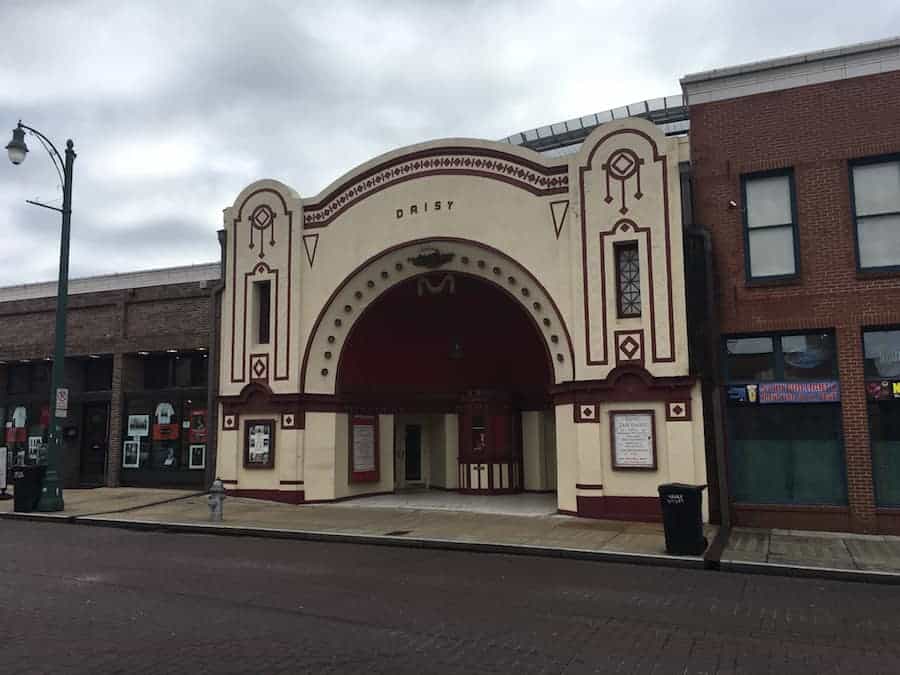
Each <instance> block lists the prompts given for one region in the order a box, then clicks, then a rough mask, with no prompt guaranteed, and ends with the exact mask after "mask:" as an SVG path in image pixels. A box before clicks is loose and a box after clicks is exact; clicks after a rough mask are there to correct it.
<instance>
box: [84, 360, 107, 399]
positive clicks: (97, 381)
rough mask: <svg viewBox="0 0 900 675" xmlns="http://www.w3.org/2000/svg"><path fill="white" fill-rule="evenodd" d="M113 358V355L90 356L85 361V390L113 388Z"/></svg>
mask: <svg viewBox="0 0 900 675" xmlns="http://www.w3.org/2000/svg"><path fill="white" fill-rule="evenodd" d="M112 371H113V360H112V358H111V357H104V358H99V359H96V358H90V359H88V360H87V361H85V362H84V390H85V391H108V390H110V389H112Z"/></svg>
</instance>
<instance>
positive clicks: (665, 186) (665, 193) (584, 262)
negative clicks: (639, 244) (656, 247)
mask: <svg viewBox="0 0 900 675" xmlns="http://www.w3.org/2000/svg"><path fill="white" fill-rule="evenodd" d="M618 134H636V135H637V136H640V137H642V138H643V139H644V140H646V141H647V143H649V145H650V147H651V148H652V150H653V162H654V163H660V162H661V163H662V197H663V222H664V225H665V228H664V229H665V240H666V241H665V244H666V276H667V289H668V293H669V331H670V334H671V335H672V340H671V349H672V356H671V358H670V359H668V360H662V359H657V358H656V340H655V332H654V331H655V327H654V321H653V316H652V311H651V322H650V326H651V334H650V335H651V342H653V346H652V349H653V361H654V362H671V361H674V360H675V340H674V335H675V310H674V307H673V304H672V256H671V248H672V245H671V242H670V238H671V237H670V223H669V169H668V163H667V162H666V158H667V156H666V155H661V154H660V153H659V148H658V146H657V145H656V141H654V140H653V139H652V138H650V136H648V135H647V134H645V133H644V132H643V131H640V130H638V129H631V128H625V129H617V130H615V131H612V132H610V133H608V134H606V135H604V136H602V137H601V138H600V139H598V140H597V142H596V143H595V144H594V147H593V149H592V150H591V152H590V154H589V155H588V159H587V163H586V164H585V165H584V166H580V167H578V189H579V196H580V200H581V272H582V279H583V285H584V288H583V298H582V301H583V303H584V339H585V345H584V346H585V354H586V356H587V364H588V365H590V366H594V365H606V364H607V363H608V361H609V354H608V351H607V348H606V337H605V336H604V339H603V354H604V355H603V360H602V361H597V360H595V359H593V358H592V357H591V334H590V303H589V302H588V297H589V296H588V237H587V211H586V207H585V198H584V194H585V193H584V182H585V179H584V177H585V174H586V173H587V172H588V171H593V170H594V168H593V162H594V155H595V154H596V152H597V150H598V149H599V148H600V146H601V145H602V144H603V143H604V142H605V141H606V140H607V139H609V138H612V137H613V136H616V135H618ZM613 152H616V150H612V151H611V154H612V153H613ZM621 222H622V221H619V223H621ZM629 222H630V221H629ZM617 226H618V223H617ZM613 230H615V227H613ZM650 248H651V247H650V246H649V245H648V247H647V253H648V257H647V261H648V263H650V260H651V259H650ZM602 253H603V250H602V239H601V256H600V262H601V265H602V264H603V259H604V257H603V255H602ZM648 266H649V267H650V269H649V270H648V277H647V280H648V281H650V280H651V279H652V274H653V271H652V268H653V265H652V263H650V264H649V265H648ZM602 269H603V268H602V267H601V277H600V280H601V284H605V283H606V279H605V273H604V272H603V271H602ZM649 286H650V288H653V285H652V283H651V284H649ZM601 297H602V310H603V331H604V332H605V331H606V291H605V288H603V287H601ZM651 299H652V293H651Z"/></svg>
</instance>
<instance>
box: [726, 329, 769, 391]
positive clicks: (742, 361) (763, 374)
mask: <svg viewBox="0 0 900 675" xmlns="http://www.w3.org/2000/svg"><path fill="white" fill-rule="evenodd" d="M725 350H726V352H727V364H726V368H727V369H728V370H727V373H728V379H729V380H730V381H734V382H755V381H757V380H771V379H774V377H775V354H774V349H773V344H772V338H770V337H753V338H733V339H729V340H726V341H725Z"/></svg>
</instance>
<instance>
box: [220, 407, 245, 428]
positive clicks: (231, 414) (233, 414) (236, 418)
mask: <svg viewBox="0 0 900 675" xmlns="http://www.w3.org/2000/svg"><path fill="white" fill-rule="evenodd" d="M226 417H234V426H230V427H228V426H225V418H226ZM240 426H241V418H240V415H239V414H238V413H236V412H227V413H226V412H225V411H223V412H222V431H237V430H238V429H239V428H240Z"/></svg>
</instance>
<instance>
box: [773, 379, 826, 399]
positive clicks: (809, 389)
mask: <svg viewBox="0 0 900 675" xmlns="http://www.w3.org/2000/svg"><path fill="white" fill-rule="evenodd" d="M840 400H841V387H840V385H839V384H838V383H837V382H836V381H833V380H832V381H828V382H760V384H759V402H760V403H836V402H838V401H840Z"/></svg>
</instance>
